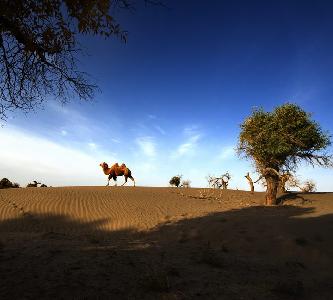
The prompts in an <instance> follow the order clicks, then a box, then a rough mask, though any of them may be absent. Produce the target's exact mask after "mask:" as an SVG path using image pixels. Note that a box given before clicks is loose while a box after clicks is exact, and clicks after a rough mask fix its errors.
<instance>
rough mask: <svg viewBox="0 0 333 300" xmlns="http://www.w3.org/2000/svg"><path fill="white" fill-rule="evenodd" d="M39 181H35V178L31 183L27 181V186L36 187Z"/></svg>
mask: <svg viewBox="0 0 333 300" xmlns="http://www.w3.org/2000/svg"><path fill="white" fill-rule="evenodd" d="M39 184H40V182H37V181H36V180H34V181H33V183H28V185H27V187H38V185H39Z"/></svg>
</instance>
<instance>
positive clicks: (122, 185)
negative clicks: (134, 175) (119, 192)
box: [121, 176, 127, 186]
mask: <svg viewBox="0 0 333 300" xmlns="http://www.w3.org/2000/svg"><path fill="white" fill-rule="evenodd" d="M126 182H127V176H125V182H124V183H123V184H122V185H121V186H123V185H124V184H125V183H126Z"/></svg>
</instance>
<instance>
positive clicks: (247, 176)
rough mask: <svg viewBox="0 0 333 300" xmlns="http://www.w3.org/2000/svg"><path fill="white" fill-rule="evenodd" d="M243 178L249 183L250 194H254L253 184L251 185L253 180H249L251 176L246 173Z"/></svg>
mask: <svg viewBox="0 0 333 300" xmlns="http://www.w3.org/2000/svg"><path fill="white" fill-rule="evenodd" d="M244 177H245V178H246V179H247V181H248V182H249V185H250V189H251V193H252V194H253V193H254V184H253V180H252V178H251V176H250V173H249V172H247V173H246V175H245V176H244Z"/></svg>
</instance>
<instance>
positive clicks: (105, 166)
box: [99, 162, 109, 170]
mask: <svg viewBox="0 0 333 300" xmlns="http://www.w3.org/2000/svg"><path fill="white" fill-rule="evenodd" d="M99 165H100V166H101V167H102V169H103V170H104V169H107V168H108V167H109V165H108V164H107V163H106V162H102V163H100V164H99Z"/></svg>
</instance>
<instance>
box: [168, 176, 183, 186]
mask: <svg viewBox="0 0 333 300" xmlns="http://www.w3.org/2000/svg"><path fill="white" fill-rule="evenodd" d="M181 178H182V175H177V176H173V177H172V178H171V179H170V181H169V183H170V185H173V186H176V187H179V185H180V180H181Z"/></svg>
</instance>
